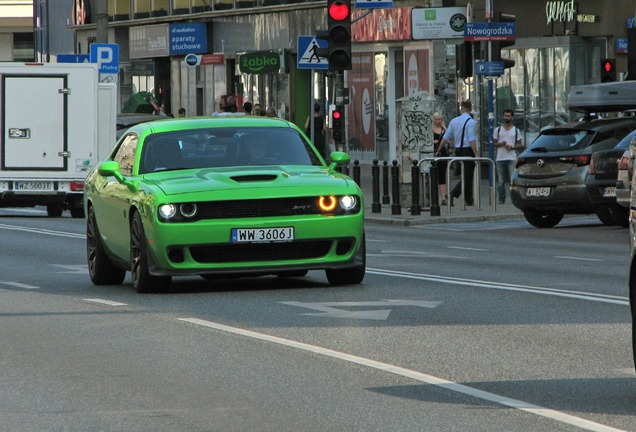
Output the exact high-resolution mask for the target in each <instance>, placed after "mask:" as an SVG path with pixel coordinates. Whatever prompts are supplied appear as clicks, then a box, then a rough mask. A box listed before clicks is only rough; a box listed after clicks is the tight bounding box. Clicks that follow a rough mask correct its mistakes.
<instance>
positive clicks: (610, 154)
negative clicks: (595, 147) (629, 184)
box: [586, 131, 636, 228]
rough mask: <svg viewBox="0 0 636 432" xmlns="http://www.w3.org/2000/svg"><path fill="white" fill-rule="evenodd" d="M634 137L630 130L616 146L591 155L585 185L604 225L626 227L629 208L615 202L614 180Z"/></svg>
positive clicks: (635, 133) (634, 133) (634, 134)
mask: <svg viewBox="0 0 636 432" xmlns="http://www.w3.org/2000/svg"><path fill="white" fill-rule="evenodd" d="M634 137H636V131H632V132H630V133H629V134H627V136H626V137H625V138H623V139H622V140H621V141H620V142H619V143H618V144H616V147H614V148H613V149H610V150H601V151H599V152H596V153H594V154H593V155H592V162H591V163H590V175H589V177H588V179H587V183H586V187H587V193H588V194H589V196H590V200H591V201H592V202H593V203H594V204H595V205H596V214H597V215H599V218H600V219H601V221H603V223H604V224H606V225H620V226H622V227H625V228H627V223H628V218H629V208H628V207H623V206H621V205H619V204H618V203H617V202H616V192H617V189H616V182H617V178H618V168H619V164H620V161H621V157H622V156H623V154H624V153H625V150H629V144H630V143H631V142H632V139H634Z"/></svg>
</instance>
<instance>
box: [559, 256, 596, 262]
mask: <svg viewBox="0 0 636 432" xmlns="http://www.w3.org/2000/svg"><path fill="white" fill-rule="evenodd" d="M555 258H560V259H569V260H579V261H598V262H601V261H605V260H603V259H598V258H583V257H572V256H555Z"/></svg>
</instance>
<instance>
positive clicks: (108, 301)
mask: <svg viewBox="0 0 636 432" xmlns="http://www.w3.org/2000/svg"><path fill="white" fill-rule="evenodd" d="M84 301H87V302H91V303H99V304H104V305H108V306H128V303H119V302H116V301H111V300H104V299H97V298H93V299H84Z"/></svg>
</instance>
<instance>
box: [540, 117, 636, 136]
mask: <svg viewBox="0 0 636 432" xmlns="http://www.w3.org/2000/svg"><path fill="white" fill-rule="evenodd" d="M634 125H636V118H634V117H616V118H609V119H597V120H592V121H584V122H575V123H567V124H564V125H560V126H555V127H552V128H549V129H545V130H544V131H542V133H543V132H546V133H550V132H553V131H557V132H559V131H561V132H562V131H568V130H570V131H571V130H575V131H591V132H607V131H611V130H613V129H616V128H620V127H623V126H634Z"/></svg>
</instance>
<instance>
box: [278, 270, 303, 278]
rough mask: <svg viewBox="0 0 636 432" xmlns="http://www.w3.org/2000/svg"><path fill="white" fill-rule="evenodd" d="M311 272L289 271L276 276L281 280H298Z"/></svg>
mask: <svg viewBox="0 0 636 432" xmlns="http://www.w3.org/2000/svg"><path fill="white" fill-rule="evenodd" d="M307 273H309V271H307V270H288V271H282V272H278V273H276V276H278V277H280V278H297V277H304V276H307Z"/></svg>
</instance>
